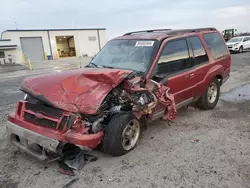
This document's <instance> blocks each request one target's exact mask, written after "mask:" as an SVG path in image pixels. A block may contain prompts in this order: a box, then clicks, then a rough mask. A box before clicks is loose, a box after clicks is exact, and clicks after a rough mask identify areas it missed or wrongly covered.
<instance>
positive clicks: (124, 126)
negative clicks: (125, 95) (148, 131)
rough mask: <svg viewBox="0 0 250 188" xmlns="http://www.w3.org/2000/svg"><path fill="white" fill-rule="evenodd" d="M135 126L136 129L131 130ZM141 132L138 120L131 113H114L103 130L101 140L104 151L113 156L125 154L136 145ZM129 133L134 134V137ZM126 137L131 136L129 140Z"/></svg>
mask: <svg viewBox="0 0 250 188" xmlns="http://www.w3.org/2000/svg"><path fill="white" fill-rule="evenodd" d="M135 127H136V130H135V131H133V129H134V128H135ZM141 132H142V127H141V124H140V121H139V120H138V119H137V118H136V117H135V116H134V115H133V114H131V113H122V114H116V115H114V116H113V117H112V118H111V120H110V121H109V123H108V125H107V127H106V130H105V132H104V138H103V142H102V146H103V150H104V152H106V153H108V154H110V155H112V156H114V157H117V156H121V155H125V154H126V153H128V152H130V151H131V150H133V149H134V148H135V147H136V145H137V144H138V142H139V139H140V136H141ZM131 135H134V138H133V136H131ZM125 137H126V138H125ZM127 137H129V138H130V137H131V142H130V141H126V139H129V138H127ZM128 146H129V147H128Z"/></svg>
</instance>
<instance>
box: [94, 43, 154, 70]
mask: <svg viewBox="0 0 250 188" xmlns="http://www.w3.org/2000/svg"><path fill="white" fill-rule="evenodd" d="M156 45H157V41H156V40H134V39H133V40H132V39H130V40H123V39H122V40H112V41H110V42H109V43H108V44H107V45H105V47H104V48H103V49H102V50H101V51H100V52H99V53H98V54H97V56H96V57H95V58H94V59H93V60H92V61H91V63H90V65H91V64H92V65H95V66H98V67H108V68H119V69H127V70H134V71H140V72H146V71H147V70H148V68H149V66H150V63H151V58H152V54H153V52H154V49H155V46H156Z"/></svg>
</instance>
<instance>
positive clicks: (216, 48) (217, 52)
mask: <svg viewBox="0 0 250 188" xmlns="http://www.w3.org/2000/svg"><path fill="white" fill-rule="evenodd" d="M204 39H205V41H206V43H207V45H208V47H209V49H210V51H211V53H212V55H213V57H214V59H219V58H221V57H223V56H225V55H227V46H226V44H225V42H224V40H223V39H222V37H221V35H220V34H219V33H208V34H204Z"/></svg>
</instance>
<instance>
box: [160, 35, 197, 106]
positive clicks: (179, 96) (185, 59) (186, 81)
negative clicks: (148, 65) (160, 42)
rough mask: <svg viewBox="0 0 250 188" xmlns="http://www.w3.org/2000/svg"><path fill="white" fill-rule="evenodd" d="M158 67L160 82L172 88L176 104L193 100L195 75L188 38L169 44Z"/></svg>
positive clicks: (161, 55)
mask: <svg viewBox="0 0 250 188" xmlns="http://www.w3.org/2000/svg"><path fill="white" fill-rule="evenodd" d="M156 66H157V68H156V69H157V74H158V75H161V76H162V78H161V79H160V80H158V81H159V82H160V83H162V84H165V85H167V86H168V87H169V88H170V93H172V94H173V95H174V97H175V102H176V104H178V103H182V102H185V101H187V100H189V99H190V98H192V96H193V88H194V85H195V82H194V81H193V78H194V76H195V75H194V71H193V69H192V67H193V64H192V61H191V59H190V53H189V49H188V44H187V41H186V38H183V39H177V40H171V41H169V42H167V43H166V44H165V46H164V47H163V50H162V52H161V54H160V57H159V59H158V63H157V65H156Z"/></svg>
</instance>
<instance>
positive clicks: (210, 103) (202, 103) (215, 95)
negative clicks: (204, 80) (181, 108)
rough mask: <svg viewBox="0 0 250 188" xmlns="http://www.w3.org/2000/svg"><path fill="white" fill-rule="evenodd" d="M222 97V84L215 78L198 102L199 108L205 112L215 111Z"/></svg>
mask: <svg viewBox="0 0 250 188" xmlns="http://www.w3.org/2000/svg"><path fill="white" fill-rule="evenodd" d="M219 97H220V82H219V80H218V79H217V78H214V79H213V80H212V82H211V83H210V84H209V86H208V88H207V90H206V91H205V93H204V94H203V95H202V96H201V98H200V99H199V100H198V107H200V108H201V109H204V110H211V109H213V108H214V107H215V106H216V104H217V103H218V101H219Z"/></svg>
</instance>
